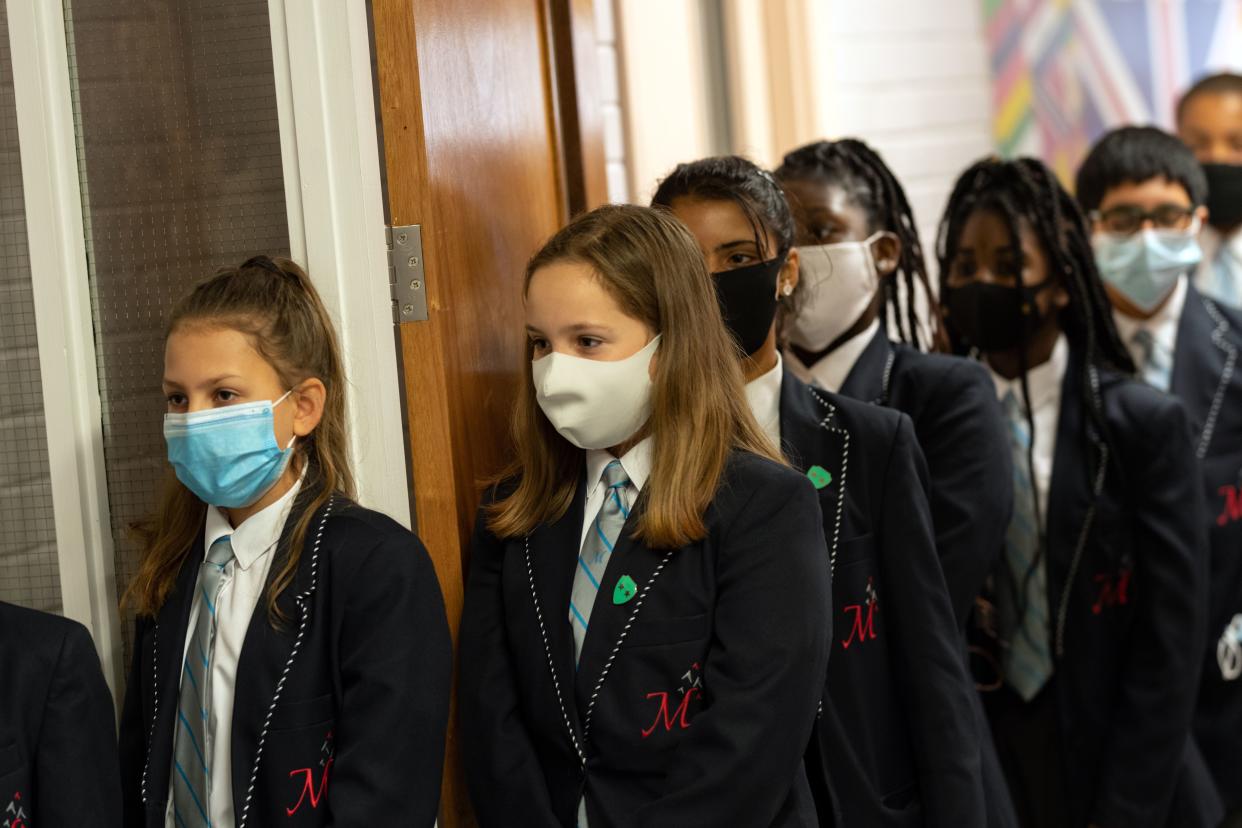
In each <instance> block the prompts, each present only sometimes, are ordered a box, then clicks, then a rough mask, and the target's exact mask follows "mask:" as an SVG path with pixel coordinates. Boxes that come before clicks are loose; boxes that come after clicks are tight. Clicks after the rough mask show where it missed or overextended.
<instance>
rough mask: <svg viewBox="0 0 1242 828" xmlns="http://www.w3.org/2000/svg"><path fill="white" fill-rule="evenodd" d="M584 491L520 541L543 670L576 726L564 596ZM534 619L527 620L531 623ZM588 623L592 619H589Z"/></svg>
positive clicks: (569, 588)
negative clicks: (543, 646)
mask: <svg viewBox="0 0 1242 828" xmlns="http://www.w3.org/2000/svg"><path fill="white" fill-rule="evenodd" d="M585 505H586V488H585V486H584V485H583V484H579V486H578V493H577V495H575V496H574V501H573V503H572V504H571V505H570V507H569V509H568V510H567V511H566V512H565V514H564V515H562V516H561V519H560V520H558V521H557V522H556V523H553V524H549V525H547V526H541V527H539V528H538V529H536V530H535V531H534V532H533V533H531V535H530V536H529V537H528V538H527V539H526V541H525V544H524V545H525V549H523V550H522V552H523V554H525V555H527V556H528V562H529V567H528V570H527V574H528V577H529V578H530V581H531V584H530V590H531V601H532V602H534V603H535V604H536V609H537V610H538V617H539V618H540V619H541V621H542V629H541V630H539V633H540V634H541V635H543V636H545V641H544V643H545V644H546V645H547V653H548V657H549V659H550V663H549V665H548V666H549V667H550V668H551V670H552V672H553V675H554V677H555V680H556V683H557V685H558V686H559V688H560V699H561V701H562V702H563V703H564V704H566V705H568V709H567V710H564V711H562V712H564V713H565V718H566V719H567V720H568V721H571V722H577V715H576V712H575V711H576V706H575V705H574V672H575V668H574V638H573V630H572V629H571V628H570V626H569V596H570V594H571V593H572V592H573V588H574V572H575V571H576V569H577V567H578V552H579V551H580V549H581V547H582V523H583V520H584V518H583V511H584V509H585ZM533 617H535V616H533V615H532V618H533ZM592 622H594V617H593V616H592Z"/></svg>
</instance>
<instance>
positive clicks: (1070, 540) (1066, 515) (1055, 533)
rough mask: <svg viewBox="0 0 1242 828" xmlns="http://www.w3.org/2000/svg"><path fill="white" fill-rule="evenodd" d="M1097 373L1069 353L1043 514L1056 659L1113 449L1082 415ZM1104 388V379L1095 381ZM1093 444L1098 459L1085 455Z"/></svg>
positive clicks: (1062, 650) (1095, 386)
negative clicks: (1088, 379)
mask: <svg viewBox="0 0 1242 828" xmlns="http://www.w3.org/2000/svg"><path fill="white" fill-rule="evenodd" d="M1095 370H1096V369H1095V368H1093V367H1091V366H1085V365H1083V364H1082V360H1081V358H1080V357H1079V356H1078V355H1077V354H1074V353H1071V354H1070V359H1069V366H1068V368H1067V369H1066V371H1065V378H1064V380H1063V381H1062V384H1061V410H1060V412H1059V416H1058V418H1057V420H1058V422H1057V442H1056V447H1055V449H1054V454H1053V461H1052V479H1051V480H1050V482H1049V491H1048V514H1047V515H1045V516H1044V527H1045V531H1044V538H1045V541H1044V542H1045V547H1046V548H1045V552H1044V554H1045V556H1046V560H1047V563H1046V566H1047V570H1048V611H1049V613H1051V615H1050V618H1052V619H1056V621H1057V626H1056V627H1055V629H1054V630H1053V636H1054V637H1053V645H1054V647H1055V656H1056V657H1058V658H1059V657H1060V656H1061V655H1063V654H1064V651H1065V628H1064V626H1063V624H1064V619H1065V618H1066V617H1067V615H1068V613H1067V612H1065V603H1066V602H1067V601H1068V600H1069V597H1070V594H1071V592H1072V590H1073V585H1074V581H1075V579H1077V578H1078V577H1080V575H1081V572H1080V570H1081V566H1082V559H1083V556H1084V554H1085V553H1086V544H1087V539H1088V538H1089V537H1090V534H1091V524H1092V522H1093V520H1094V519H1095V507H1096V505H1097V502H1098V500H1099V497H1100V492H1101V490H1102V488H1103V484H1104V475H1105V471H1106V467H1107V465H1108V463H1109V462H1110V461H1111V458H1110V455H1109V449H1108V446H1107V445H1106V444H1105V443H1104V441H1103V438H1102V437H1101V435H1100V434H1098V433H1097V432H1096V430H1095V428H1094V427H1093V426H1090V425H1089V424H1088V423H1087V422H1086V420H1085V419H1084V417H1083V412H1082V403H1083V401H1082V375H1083V372H1084V371H1092V372H1094V371H1095ZM1091 385H1092V387H1094V388H1099V387H1100V382H1099V378H1098V377H1096V378H1095V381H1094V382H1092V383H1091ZM1087 446H1092V447H1093V451H1092V454H1094V458H1089V457H1086V456H1084V449H1085V448H1086V447H1087Z"/></svg>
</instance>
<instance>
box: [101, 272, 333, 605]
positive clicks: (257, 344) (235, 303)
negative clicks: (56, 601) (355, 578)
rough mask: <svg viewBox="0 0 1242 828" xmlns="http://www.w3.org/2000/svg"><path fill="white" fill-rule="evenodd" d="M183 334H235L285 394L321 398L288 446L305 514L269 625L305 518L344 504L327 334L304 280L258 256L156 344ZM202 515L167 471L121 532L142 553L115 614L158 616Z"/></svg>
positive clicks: (194, 301)
mask: <svg viewBox="0 0 1242 828" xmlns="http://www.w3.org/2000/svg"><path fill="white" fill-rule="evenodd" d="M187 325H195V326H206V327H219V328H228V329H232V330H235V331H238V332H240V333H242V334H244V335H245V336H246V337H247V338H248V339H249V340H250V344H251V346H252V347H253V348H254V349H255V350H256V351H258V352H259V354H260V355H261V356H262V357H263V358H264V359H266V360H267V361H268V363H269V364H270V365H271V366H272V368H273V369H275V371H276V373H277V375H278V376H279V377H280V380H281V382H282V384H283V385H284V387H285V388H296V387H297V386H298V385H300V384H302V383H303V382H305V381H306V380H308V379H311V378H317V379H319V380H320V381H321V382H323V384H324V387H325V388H326V390H327V396H326V398H325V400H324V408H323V417H322V418H321V419H320V421H319V425H318V426H316V427H315V430H314V431H313V432H312V433H311V434H309V435H307V436H306V437H304V438H302V439H301V440H298V442H297V443H296V444H295V449H294V451H295V454H294V457H293V460H292V463H291V465H292V466H293V468H294V469H295V470H297V471H298V472H302V471H303V470H304V471H305V477H304V479H303V482H302V494H301V495H299V507H302V505H303V504H305V508H302V509H301V512H300V514H299V516H298V519H297V522H296V523H295V524H294V527H293V531H292V533H291V535H290V542H289V547H288V555H287V557H286V559H285V561H284V565H283V566H282V568H281V569H280V571H279V572H278V573H277V575H276V577H275V578H274V579H273V581H272V586H271V589H270V590H269V591H268V595H267V609H268V613H269V615H270V616H271V617H272V619H273V620H276V619H277V618H279V616H280V613H279V612H278V611H277V608H276V599H277V598H278V597H279V596H280V594H281V592H283V591H284V590H285V588H286V587H288V586H289V584H290V583H291V582H292V581H293V575H294V573H295V572H296V571H297V566H298V561H299V560H300V559H301V556H302V546H303V543H304V542H305V540H306V533H307V531H308V530H309V528H310V523H311V521H312V520H313V519H314V516H315V512H317V511H318V510H319V509H320V508H321V507H322V506H323V505H324V504H325V503H327V502H328V499H329V498H330V497H332V495H333V494H341V495H344V496H345V497H348V498H352V497H353V496H354V478H353V474H352V473H351V472H350V469H349V459H348V454H347V448H346V439H347V438H346V435H347V431H346V427H345V370H344V368H343V367H342V363H341V349H340V346H339V345H338V344H337V338H336V331H335V329H334V328H333V327H332V320H331V318H330V317H329V316H328V312H327V309H326V308H325V307H324V305H323V301H322V300H321V299H320V298H319V293H318V291H316V290H315V287H314V285H312V284H311V281H310V278H309V277H308V276H307V275H306V273H305V272H304V271H303V270H302V269H301V268H300V267H298V266H297V265H296V264H294V263H293V262H291V261H289V260H288V259H281V258H268V257H267V256H255V257H254V258H251V259H248V260H247V261H246V262H244V263H243V264H242V265H241V266H239V267H231V268H224V269H222V270H220V271H218V272H217V273H216V275H215V276H213V277H212V278H210V279H208V280H207V281H206V282H203V283H202V284H200V285H199V286H198V287H197V288H195V289H194V291H193V292H192V293H191V294H190V295H189V296H187V297H186V298H185V299H183V300H181V302H180V304H178V305H177V307H176V308H175V309H174V310H173V314H172V319H171V320H170V322H169V324H168V330H167V334H166V335H165V338H167V336H168V335H171V334H172V333H173V332H174V331H176V330H177V329H178V328H180V327H183V326H187ZM206 510H207V505H206V504H205V503H203V501H201V500H199V499H198V497H196V496H195V495H194V494H193V493H192V492H191V491H190V490H189V489H187V488H186V487H185V485H184V484H182V483H181V481H179V480H178V479H177V477H176V475H174V474H172V473H171V471H170V472H169V473H168V476H167V479H166V481H165V483H164V490H163V494H162V496H161V498H160V505H159V508H158V509H157V510H156V512H155V514H154V515H152V516H151V517H149V518H147V519H146V520H143V521H141V522H139V523H136V524H134V526H133V527H131V529H132V532H133V535H134V537H135V538H137V540H138V541H139V543H140V544H141V545H142V563H141V564H140V566H139V568H138V574H137V575H136V576H135V577H134V580H133V581H132V582H131V583H130V585H129V588H128V589H127V590H126V592H125V597H124V599H123V600H122V603H123V604H124V605H126V606H132V607H133V609H134V610H135V611H136V612H137V613H138V614H139V615H155V613H156V612H158V611H159V608H160V606H161V605H163V603H164V600H165V599H166V598H167V597H168V593H169V591H171V589H172V586H173V583H174V582H175V581H176V579H177V573H178V572H180V570H181V567H182V566H183V564H184V563H185V559H186V557H187V556H188V555H190V554H192V553H193V551H194V550H193V545H194V542H195V540H197V538H198V533H199V531H200V529H201V528H202V526H203V519H204V517H205V515H206Z"/></svg>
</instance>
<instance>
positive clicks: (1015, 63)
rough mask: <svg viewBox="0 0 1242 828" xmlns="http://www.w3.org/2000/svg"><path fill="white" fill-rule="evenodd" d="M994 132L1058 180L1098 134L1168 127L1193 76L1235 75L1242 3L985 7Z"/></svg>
mask: <svg viewBox="0 0 1242 828" xmlns="http://www.w3.org/2000/svg"><path fill="white" fill-rule="evenodd" d="M983 6H984V26H985V34H986V37H987V41H988V52H989V59H990V61H991V70H992V106H993V134H994V137H995V140H996V146H997V149H998V150H999V152H1000V153H1001V154H1002V155H1005V156H1015V155H1034V156H1037V157H1039V158H1042V159H1044V160H1045V161H1046V162H1047V163H1048V164H1049V165H1051V166H1052V167H1053V169H1055V170H1056V171H1057V174H1058V175H1060V176H1061V179H1062V180H1063V181H1070V180H1072V178H1073V171H1074V170H1075V168H1076V167H1077V165H1078V163H1079V161H1081V160H1082V157H1083V156H1084V155H1085V154H1086V151H1087V149H1088V148H1089V147H1090V145H1091V142H1092V141H1093V140H1095V138H1096V137H1098V136H1099V135H1100V134H1101V133H1102V132H1103V131H1105V130H1107V129H1110V128H1112V127H1114V126H1117V125H1120V124H1127V123H1132V124H1157V125H1159V126H1163V127H1165V128H1166V129H1168V128H1172V127H1173V120H1174V107H1175V106H1176V102H1177V96H1178V95H1179V94H1180V93H1181V92H1182V90H1184V89H1186V87H1188V86H1189V85H1190V84H1191V83H1193V82H1194V81H1195V80H1196V79H1197V78H1199V77H1201V76H1203V75H1205V74H1208V73H1211V72H1214V71H1220V70H1226V69H1229V70H1234V71H1242V0H983Z"/></svg>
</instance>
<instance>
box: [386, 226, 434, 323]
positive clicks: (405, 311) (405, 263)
mask: <svg viewBox="0 0 1242 828" xmlns="http://www.w3.org/2000/svg"><path fill="white" fill-rule="evenodd" d="M384 241H385V242H387V243H388V284H389V289H390V290H391V292H392V321H393V322H394V323H395V324H397V325H400V324H401V323H402V322H426V321H427V279H426V276H425V275H424V273H423V228H422V225H419V224H406V225H403V226H401V227H385V228H384Z"/></svg>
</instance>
